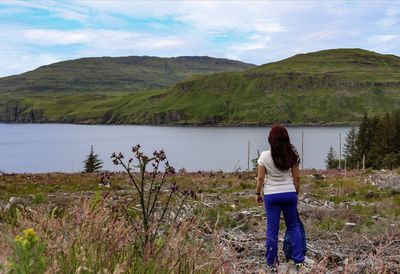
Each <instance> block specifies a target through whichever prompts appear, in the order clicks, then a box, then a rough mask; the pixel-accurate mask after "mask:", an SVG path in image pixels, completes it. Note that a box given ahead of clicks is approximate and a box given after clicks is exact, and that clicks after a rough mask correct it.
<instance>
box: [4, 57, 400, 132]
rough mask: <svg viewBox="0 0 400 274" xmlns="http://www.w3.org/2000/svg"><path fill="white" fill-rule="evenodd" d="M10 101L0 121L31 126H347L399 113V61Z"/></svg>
mask: <svg viewBox="0 0 400 274" xmlns="http://www.w3.org/2000/svg"><path fill="white" fill-rule="evenodd" d="M8 99H9V97H8ZM0 102H2V101H0ZM78 102H79V103H78ZM8 104H9V105H8V106H6V105H5V104H4V103H3V104H1V103H0V110H1V109H2V108H3V116H1V115H0V119H2V120H3V121H4V120H7V119H6V118H4V117H6V115H4V109H8V116H7V117H8V118H9V120H10V121H12V119H10V117H12V113H11V114H10V110H11V112H12V111H14V113H15V112H16V111H17V110H19V111H20V115H19V116H18V115H17V116H18V119H14V120H16V121H29V122H30V121H36V122H42V121H61V122H83V123H133V124H177V125H187V124H191V125H194V124H196V125H263V124H270V123H274V122H284V123H289V124H348V123H352V122H356V121H358V120H359V118H360V117H361V116H362V115H363V113H364V112H365V111H367V112H368V113H369V114H379V113H383V112H385V111H388V110H392V109H396V108H400V57H397V56H394V55H382V54H378V53H374V52H370V51H366V50H361V49H335V50H325V51H320V52H313V53H308V54H300V55H296V56H293V57H291V58H288V59H285V60H282V61H279V62H274V63H269V64H265V65H262V66H259V67H255V68H251V69H248V70H245V71H241V72H222V73H215V74H210V75H204V76H200V77H196V78H192V79H189V80H186V81H182V82H180V83H178V84H176V85H174V86H172V87H171V88H169V89H161V90H152V91H146V92H136V93H131V94H126V93H125V94H123V93H122V94H119V93H111V94H110V93H98V94H96V95H93V94H86V95H85V94H78V95H70V96H65V95H57V94H52V95H51V96H48V95H41V97H39V96H34V97H33V96H32V97H24V98H23V99H21V98H19V99H18V98H15V100H14V101H13V102H10V101H8ZM10 104H11V105H13V107H10ZM0 113H1V111H0ZM10 115H11V116H10ZM2 117H3V118H2ZM32 117H34V119H32ZM14 118H15V117H14Z"/></svg>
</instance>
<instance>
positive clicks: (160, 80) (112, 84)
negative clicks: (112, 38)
mask: <svg viewBox="0 0 400 274" xmlns="http://www.w3.org/2000/svg"><path fill="white" fill-rule="evenodd" d="M252 67H255V65H253V64H248V63H243V62H240V61H234V60H229V59H224V58H213V57H208V56H181V57H170V58H162V57H151V56H128V57H91V58H80V59H76V60H70V61H63V62H58V63H54V64H50V65H46V66H42V67H39V68H37V69H35V70H32V71H29V72H25V73H22V74H19V75H14V76H9V77H3V78H0V93H1V92H99V91H102V92H126V91H129V92H131V91H139V90H148V89H159V88H166V87H169V86H171V85H173V84H176V83H178V82H179V81H182V80H185V79H187V78H188V77H191V76H194V75H201V74H209V73H215V72H223V71H240V70H245V69H248V68H252Z"/></svg>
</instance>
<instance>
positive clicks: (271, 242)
mask: <svg viewBox="0 0 400 274" xmlns="http://www.w3.org/2000/svg"><path fill="white" fill-rule="evenodd" d="M264 206H265V212H266V214H267V239H266V243H265V247H266V250H267V252H266V254H265V257H266V260H267V264H268V265H269V266H276V265H277V264H278V263H279V261H278V232H279V221H280V218H281V211H282V212H283V217H284V218H285V224H286V229H287V231H288V233H289V237H290V240H291V244H292V246H293V253H292V254H293V257H292V259H293V261H294V262H295V263H302V262H303V261H304V255H303V248H302V245H301V234H300V230H299V225H298V222H297V193H296V192H285V193H276V194H267V195H264Z"/></svg>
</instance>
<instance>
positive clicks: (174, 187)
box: [171, 182, 178, 193]
mask: <svg viewBox="0 0 400 274" xmlns="http://www.w3.org/2000/svg"><path fill="white" fill-rule="evenodd" d="M177 191H178V186H177V185H176V182H174V183H173V184H172V187H171V192H172V193H175V192H177Z"/></svg>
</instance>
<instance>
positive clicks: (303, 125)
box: [0, 121, 358, 128]
mask: <svg viewBox="0 0 400 274" xmlns="http://www.w3.org/2000/svg"><path fill="white" fill-rule="evenodd" d="M277 123H280V124H284V125H285V126H286V127H289V128H291V127H292V128H297V127H327V128H328V127H356V126H357V125H358V122H349V123H334V124H331V123H304V124H302V123H299V124H287V123H283V122H282V123H281V122H277ZM0 124H4V125H81V126H82V125H83V126H85V125H86V126H148V127H204V128H212V127H215V128H240V127H246V128H250V127H254V128H260V127H271V126H272V125H274V124H275V123H265V124H122V123H121V124H119V123H115V124H105V123H85V122H78V123H63V122H59V121H57V122H43V123H25V122H1V121H0Z"/></svg>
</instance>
